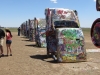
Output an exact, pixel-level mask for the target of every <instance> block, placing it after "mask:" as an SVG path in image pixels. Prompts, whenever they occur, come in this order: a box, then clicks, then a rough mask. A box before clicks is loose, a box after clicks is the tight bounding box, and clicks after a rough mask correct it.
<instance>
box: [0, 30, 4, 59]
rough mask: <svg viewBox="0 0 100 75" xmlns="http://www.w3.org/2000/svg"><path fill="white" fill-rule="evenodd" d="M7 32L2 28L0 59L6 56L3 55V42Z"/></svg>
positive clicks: (0, 33)
mask: <svg viewBox="0 0 100 75" xmlns="http://www.w3.org/2000/svg"><path fill="white" fill-rule="evenodd" d="M4 37H5V32H4V30H2V29H1V28H0V51H1V53H0V57H1V56H4V54H3V42H4Z"/></svg>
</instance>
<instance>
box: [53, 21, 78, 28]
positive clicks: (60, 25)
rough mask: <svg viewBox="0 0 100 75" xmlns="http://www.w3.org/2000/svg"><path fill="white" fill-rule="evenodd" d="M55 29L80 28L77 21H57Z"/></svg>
mask: <svg viewBox="0 0 100 75" xmlns="http://www.w3.org/2000/svg"><path fill="white" fill-rule="evenodd" d="M54 26H55V28H79V26H78V24H77V23H76V22H75V21H55V22H54Z"/></svg>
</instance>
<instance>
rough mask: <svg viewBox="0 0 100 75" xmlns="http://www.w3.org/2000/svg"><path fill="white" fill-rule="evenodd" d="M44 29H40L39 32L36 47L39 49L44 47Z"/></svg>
mask: <svg viewBox="0 0 100 75" xmlns="http://www.w3.org/2000/svg"><path fill="white" fill-rule="evenodd" d="M45 32H46V29H45V28H42V29H40V30H39V37H38V46H39V47H46V34H45Z"/></svg>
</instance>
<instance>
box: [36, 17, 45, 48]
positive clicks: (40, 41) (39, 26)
mask: <svg viewBox="0 0 100 75" xmlns="http://www.w3.org/2000/svg"><path fill="white" fill-rule="evenodd" d="M34 21H35V23H34V26H35V42H36V46H38V47H46V39H45V38H46V37H45V24H46V22H45V19H43V18H35V19H34Z"/></svg>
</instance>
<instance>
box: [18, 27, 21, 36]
mask: <svg viewBox="0 0 100 75" xmlns="http://www.w3.org/2000/svg"><path fill="white" fill-rule="evenodd" d="M20 30H21V29H20V27H19V28H18V36H20Z"/></svg>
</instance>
